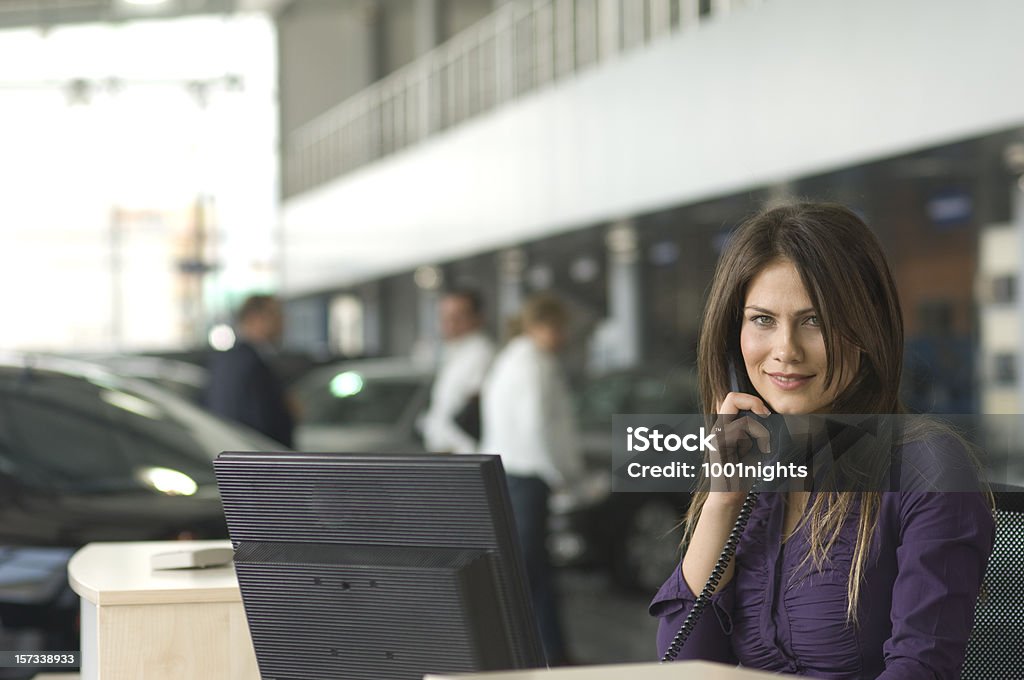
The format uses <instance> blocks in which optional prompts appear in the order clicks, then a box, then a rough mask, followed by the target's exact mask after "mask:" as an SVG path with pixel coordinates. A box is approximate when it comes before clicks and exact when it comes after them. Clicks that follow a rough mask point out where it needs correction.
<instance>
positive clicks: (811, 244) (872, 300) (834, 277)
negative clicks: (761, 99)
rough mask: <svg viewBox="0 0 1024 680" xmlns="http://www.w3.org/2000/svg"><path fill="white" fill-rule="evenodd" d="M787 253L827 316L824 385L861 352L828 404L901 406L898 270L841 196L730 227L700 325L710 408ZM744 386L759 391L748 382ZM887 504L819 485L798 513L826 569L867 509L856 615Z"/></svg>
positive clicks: (725, 388) (853, 602)
mask: <svg viewBox="0 0 1024 680" xmlns="http://www.w3.org/2000/svg"><path fill="white" fill-rule="evenodd" d="M780 259H781V260H786V261H789V262H791V263H792V264H793V266H794V267H795V268H796V270H797V271H798V272H799V274H800V278H801V280H802V282H803V285H804V287H805V288H806V289H807V294H808V296H809V297H810V299H811V304H812V305H813V307H814V309H815V311H816V313H817V315H818V318H819V320H820V322H821V332H822V336H823V339H824V344H825V354H826V358H827V369H826V373H825V376H824V378H825V383H826V386H828V385H831V384H832V383H833V381H836V380H839V379H840V377H841V376H842V375H843V372H844V371H845V370H847V366H849V365H850V362H849V358H850V357H851V353H854V352H856V353H859V354H860V360H859V362H857V364H858V368H857V370H856V373H855V374H854V375H853V376H852V379H851V381H850V383H849V385H848V386H847V387H846V388H845V389H844V390H843V391H842V392H841V393H840V394H839V395H838V396H837V397H836V399H835V401H834V402H833V403H832V405H831V411H832V412H833V413H903V412H904V411H905V409H904V407H903V404H902V403H901V402H900V399H899V385H900V374H901V372H902V370H903V315H902V312H901V310H900V303H899V296H898V295H897V292H896V285H895V282H894V281H893V277H892V272H891V271H890V269H889V264H888V262H887V261H886V259H885V255H884V254H883V252H882V248H881V246H880V244H879V243H878V240H877V239H876V238H875V236H874V234H872V233H871V230H870V229H869V228H868V227H867V225H865V224H864V222H863V221H862V220H861V219H860V218H859V217H858V216H857V215H856V214H855V213H854V212H853V211H851V210H850V209H849V208H846V207H844V206H842V205H838V204H834V203H796V204H792V205H784V206H780V207H774V208H770V209H766V210H763V211H762V212H760V213H758V214H756V215H754V216H753V217H751V218H749V219H748V220H746V221H745V222H744V223H743V224H742V225H741V226H740V227H739V228H738V229H737V230H736V231H735V232H734V233H733V234H732V235H731V237H730V239H729V241H728V243H727V245H726V248H725V250H724V252H723V253H722V256H721V258H720V259H719V261H718V266H717V268H716V270H715V276H714V279H713V280H712V284H711V289H710V292H709V294H708V301H707V305H706V307H705V309H704V318H703V323H702V325H701V334H700V341H699V346H698V352H697V353H698V359H697V365H698V374H699V381H700V397H701V406H702V409H703V411H704V412H705V413H714V412H715V411H716V410H717V408H718V406H719V404H721V402H722V400H723V399H725V396H726V394H728V393H729V392H730V391H732V386H731V383H732V382H733V380H732V379H731V375H733V373H732V372H736V373H735V375H736V377H737V378H740V377H742V378H745V377H746V372H745V369H744V363H743V361H742V356H741V353H740V346H739V338H740V324H741V321H742V310H743V305H744V302H745V298H746V294H747V288H748V287H749V285H750V282H751V281H752V280H753V278H754V277H755V276H756V275H757V274H758V273H759V272H760V271H761V270H762V269H764V267H765V266H766V265H768V264H769V263H771V262H773V261H778V260H780ZM740 389H741V391H749V392H751V393H754V394H756V392H754V390H753V388H752V387H751V386H750V385H749V383H747V382H746V381H745V380H744V382H743V383H741V386H740ZM758 396H760V395H758ZM706 498H707V492H706V491H702V492H698V493H697V494H696V495H695V497H694V500H693V503H692V504H691V506H690V509H689V511H688V512H687V515H686V519H685V526H686V536H687V539H688V538H689V536H690V535H691V534H692V532H693V528H694V527H695V526H696V523H697V519H698V518H699V516H700V510H701V508H702V507H703V505H704V501H705V500H706ZM880 505H881V494H879V493H878V492H870V491H865V492H829V493H821V494H818V495H816V496H815V498H814V501H813V503H812V504H811V506H810V508H808V509H807V511H806V512H805V513H804V515H803V517H802V518H801V520H800V522H801V525H802V524H803V523H805V522H806V523H807V524H808V525H809V542H810V552H809V555H808V556H807V558H806V559H805V562H806V561H807V560H810V561H812V562H813V563H814V565H815V567H816V568H817V569H821V567H822V565H823V564H824V563H825V562H827V560H828V555H829V552H830V550H831V548H832V546H833V545H834V544H835V541H836V539H837V538H838V536H839V531H840V529H841V528H842V526H843V524H844V523H845V521H846V519H847V518H848V517H849V515H850V513H851V511H852V510H853V509H854V508H855V507H859V508H860V517H859V519H858V528H857V541H856V545H855V547H854V555H853V564H852V567H851V571H850V578H849V582H848V584H847V598H848V601H847V620H848V621H851V622H853V623H856V620H857V604H858V600H859V594H860V583H861V581H862V580H863V578H864V569H865V566H866V564H867V561H868V553H869V551H870V547H871V539H872V536H873V535H874V532H875V527H876V525H877V522H878V511H879V507H880Z"/></svg>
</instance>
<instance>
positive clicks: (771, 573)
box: [650, 492, 995, 680]
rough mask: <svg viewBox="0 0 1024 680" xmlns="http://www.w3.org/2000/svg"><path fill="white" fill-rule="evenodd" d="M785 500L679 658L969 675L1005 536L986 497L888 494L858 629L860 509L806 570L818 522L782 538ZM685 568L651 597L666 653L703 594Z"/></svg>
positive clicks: (753, 538) (764, 515) (820, 670)
mask: <svg viewBox="0 0 1024 680" xmlns="http://www.w3.org/2000/svg"><path fill="white" fill-rule="evenodd" d="M784 515H785V503H784V497H783V496H782V494H779V493H763V494H761V496H760V498H759V499H758V503H757V505H756V506H755V509H754V512H753V513H752V515H751V518H750V523H749V524H748V525H747V528H746V531H745V532H744V534H743V537H742V538H741V540H740V543H739V546H738V548H737V551H736V557H735V560H736V571H735V574H734V576H733V579H732V580H731V581H730V582H729V583H728V584H726V585H725V586H724V587H723V588H722V589H721V590H720V591H719V592H718V593H716V594H715V595H714V596H713V598H712V604H711V605H710V606H709V607H708V608H707V609H705V610H704V615H703V616H702V617H701V619H700V621H699V622H698V623H697V626H696V628H695V629H694V631H693V633H692V634H691V635H690V639H689V640H688V641H687V643H686V645H685V646H684V647H683V649H682V651H681V652H680V654H679V658H680V659H706V660H709V661H719V662H723V663H728V664H740V665H742V666H748V667H750V668H757V669H761V670H767V671H773V672H777V673H792V674H796V675H806V676H811V677H816V678H833V679H836V678H884V680H898V679H899V680H903V679H908V680H909V679H910V678H914V679H921V678H929V679H930V678H936V679H946V678H948V679H950V680H954V679H956V678H959V677H960V666H961V665H962V664H963V659H964V651H965V649H966V646H967V638H968V635H969V633H970V630H971V626H972V624H973V620H974V605H975V601H976V600H977V597H978V592H979V589H980V587H981V581H982V577H983V576H984V572H985V566H986V564H987V562H988V557H989V554H990V553H991V551H992V544H993V541H994V538H995V525H994V521H993V518H992V514H991V512H990V510H989V507H988V505H987V501H986V499H985V497H984V496H983V495H982V494H980V493H927V492H903V493H884V494H882V503H881V508H880V511H879V517H878V529H877V531H876V533H875V537H874V539H873V542H872V553H871V555H870V556H869V559H868V563H867V564H866V565H865V578H866V580H865V582H864V583H863V584H862V585H861V591H860V600H859V607H858V620H859V625H858V626H853V625H848V624H847V622H846V605H847V597H846V583H847V577H848V575H849V571H850V565H851V562H852V556H853V547H854V543H855V541H856V530H857V518H858V517H859V510H858V509H857V508H856V507H855V508H854V509H853V510H852V511H851V515H850V517H849V518H847V521H846V523H845V524H844V526H843V528H842V529H841V531H840V535H839V538H838V541H837V544H836V545H835V546H834V547H833V549H832V551H831V563H830V564H829V563H826V564H825V566H824V567H823V570H822V571H821V572H817V571H816V570H814V568H813V566H811V565H805V566H804V567H802V568H800V569H798V568H797V567H798V566H799V564H800V562H801V560H802V559H803V557H804V556H805V555H806V554H807V551H808V542H807V527H806V526H804V527H802V528H801V529H800V530H799V531H798V532H797V533H796V534H795V535H794V536H793V537H791V538H790V539H789V540H788V541H787V542H786V543H785V544H782V541H781V537H782V522H783V518H784ZM695 599H696V598H695V596H694V594H693V593H692V592H691V590H690V588H689V587H688V586H687V584H686V581H685V580H684V579H683V578H682V573H681V570H680V569H678V568H677V569H676V570H675V573H674V574H672V576H671V577H670V578H669V579H668V581H666V582H665V584H664V585H663V586H662V587H661V590H659V591H658V594H657V595H656V596H655V597H654V601H653V602H652V603H651V606H650V612H651V615H653V616H657V617H660V619H661V621H660V623H659V626H658V653H659V656H660V655H663V654H664V652H665V650H666V649H667V648H668V645H669V643H670V642H671V641H672V638H673V636H675V634H676V632H677V631H678V629H679V625H680V624H681V623H682V621H683V618H684V617H685V616H686V614H687V613H688V612H689V610H690V606H691V605H692V604H693V601H694V600H695Z"/></svg>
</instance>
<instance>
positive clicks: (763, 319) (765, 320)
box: [750, 314, 775, 326]
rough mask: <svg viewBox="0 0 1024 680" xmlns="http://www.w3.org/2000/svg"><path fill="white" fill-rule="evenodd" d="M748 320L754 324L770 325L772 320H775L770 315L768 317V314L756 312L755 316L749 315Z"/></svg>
mask: <svg viewBox="0 0 1024 680" xmlns="http://www.w3.org/2000/svg"><path fill="white" fill-rule="evenodd" d="M750 321H751V323H753V324H754V325H755V326H771V325H772V322H773V321H775V320H774V319H773V318H772V317H770V316H765V315H764V314H758V315H757V316H752V317H750Z"/></svg>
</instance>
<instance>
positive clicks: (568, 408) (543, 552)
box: [480, 294, 583, 665]
mask: <svg viewBox="0 0 1024 680" xmlns="http://www.w3.org/2000/svg"><path fill="white" fill-rule="evenodd" d="M567 325H568V311H567V310H566V307H565V305H564V304H563V303H562V302H561V301H560V300H559V299H558V298H556V297H554V296H553V295H550V294H540V295H537V296H535V297H532V298H530V299H529V300H528V301H527V302H526V304H525V305H524V306H523V310H522V313H521V316H520V327H521V332H520V334H519V335H517V336H516V337H514V338H513V339H512V340H511V341H510V342H509V343H508V344H507V345H506V346H505V348H504V349H503V350H502V351H501V352H500V353H499V354H498V356H497V358H496V359H495V360H494V364H493V366H492V367H491V372H490V374H489V375H488V376H487V378H486V379H485V380H484V386H483V391H482V394H481V408H482V411H483V428H482V429H483V436H482V441H481V445H480V450H481V452H483V453H497V454H499V455H501V461H502V465H503V466H504V468H505V473H506V476H507V479H508V487H509V495H510V497H511V500H512V507H513V511H514V513H515V517H516V526H517V528H518V530H519V539H520V543H521V545H522V549H523V557H524V560H525V562H526V570H527V574H528V577H529V580H530V585H531V589H532V592H533V603H534V610H535V611H536V614H537V618H538V623H539V625H540V631H541V638H542V639H543V641H544V648H545V651H546V653H547V656H548V663H549V664H551V665H560V664H564V663H565V662H566V654H565V646H564V641H563V636H562V629H561V623H560V617H559V614H558V603H557V599H558V598H557V594H556V592H555V588H554V582H553V578H552V573H551V567H550V563H549V559H548V552H547V541H546V539H547V523H548V497H549V496H550V494H551V488H552V487H558V486H562V485H564V484H568V483H571V482H573V481H574V480H576V479H578V478H579V476H580V474H581V473H582V469H583V463H582V455H581V452H580V446H579V435H578V431H577V428H576V421H575V417H574V412H573V402H572V396H571V394H570V392H569V388H568V386H567V385H566V381H565V377H564V374H563V372H562V369H561V366H560V365H559V363H558V359H557V358H556V353H557V352H558V350H560V349H561V348H562V346H563V345H564V344H565V340H566V327H567Z"/></svg>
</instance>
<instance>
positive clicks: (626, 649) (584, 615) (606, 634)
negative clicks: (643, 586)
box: [559, 570, 658, 664]
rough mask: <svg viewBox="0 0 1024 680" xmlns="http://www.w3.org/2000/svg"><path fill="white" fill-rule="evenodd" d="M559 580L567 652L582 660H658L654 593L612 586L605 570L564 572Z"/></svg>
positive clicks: (607, 661)
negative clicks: (651, 605) (651, 611)
mask: <svg viewBox="0 0 1024 680" xmlns="http://www.w3.org/2000/svg"><path fill="white" fill-rule="evenodd" d="M559 583H560V584H561V587H562V607H563V609H562V616H563V617H564V620H565V627H566V636H567V637H568V644H569V651H570V653H571V655H572V656H573V658H574V659H576V660H577V661H578V662H579V663H585V664H596V663H622V662H630V661H632V662H637V661H657V653H656V651H655V643H654V636H655V633H656V632H657V629H658V623H657V620H656V619H652V618H651V617H650V616H649V615H648V614H647V605H648V603H649V602H650V599H651V598H650V597H647V596H646V595H640V594H626V593H622V592H620V591H617V590H614V589H611V588H610V587H609V585H608V578H607V576H606V575H605V574H604V573H602V572H581V571H569V570H565V571H563V572H562V573H561V574H560V578H559ZM653 595H654V594H653V593H651V596H652V597H653Z"/></svg>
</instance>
